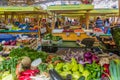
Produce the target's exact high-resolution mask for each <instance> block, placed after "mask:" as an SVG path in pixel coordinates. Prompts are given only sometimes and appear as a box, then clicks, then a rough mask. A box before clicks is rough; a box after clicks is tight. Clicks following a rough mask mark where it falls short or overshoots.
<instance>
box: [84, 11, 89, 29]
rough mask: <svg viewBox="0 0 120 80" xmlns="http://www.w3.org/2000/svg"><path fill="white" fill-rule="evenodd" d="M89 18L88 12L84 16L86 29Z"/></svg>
mask: <svg viewBox="0 0 120 80" xmlns="http://www.w3.org/2000/svg"><path fill="white" fill-rule="evenodd" d="M89 17H90V14H89V11H87V13H86V14H85V21H86V23H85V24H86V29H89Z"/></svg>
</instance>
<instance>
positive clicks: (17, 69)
mask: <svg viewBox="0 0 120 80" xmlns="http://www.w3.org/2000/svg"><path fill="white" fill-rule="evenodd" d="M21 69H22V65H21V63H19V64H17V66H16V71H15V73H16V75H17V77H19V76H20V72H21Z"/></svg>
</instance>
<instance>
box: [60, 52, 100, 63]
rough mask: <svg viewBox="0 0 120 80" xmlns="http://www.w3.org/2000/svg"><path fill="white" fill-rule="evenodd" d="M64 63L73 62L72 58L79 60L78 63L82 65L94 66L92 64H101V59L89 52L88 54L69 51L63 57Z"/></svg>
mask: <svg viewBox="0 0 120 80" xmlns="http://www.w3.org/2000/svg"><path fill="white" fill-rule="evenodd" d="M62 58H63V60H64V61H67V62H69V61H71V59H72V58H75V59H76V60H77V62H78V63H80V64H85V63H90V64H92V62H96V63H98V62H99V58H98V56H97V55H95V54H93V53H92V52H90V51H88V52H83V51H81V52H78V51H76V52H73V51H70V50H68V51H67V52H66V54H65V55H63V56H62Z"/></svg>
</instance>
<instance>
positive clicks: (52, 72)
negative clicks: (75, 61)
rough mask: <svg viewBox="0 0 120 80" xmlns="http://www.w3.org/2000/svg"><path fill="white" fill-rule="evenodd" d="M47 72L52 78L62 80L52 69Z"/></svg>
mask: <svg viewBox="0 0 120 80" xmlns="http://www.w3.org/2000/svg"><path fill="white" fill-rule="evenodd" d="M49 74H50V77H51V79H52V80H64V79H63V78H62V77H61V76H60V75H59V74H58V73H57V71H56V70H54V69H51V70H49Z"/></svg>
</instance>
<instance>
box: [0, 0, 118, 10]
mask: <svg viewBox="0 0 120 80" xmlns="http://www.w3.org/2000/svg"><path fill="white" fill-rule="evenodd" d="M82 1H83V0H0V5H1V6H7V5H12V6H16V5H20V6H27V5H33V6H42V7H43V8H44V9H46V8H47V7H48V6H50V5H65V4H81V3H82ZM85 1H93V2H92V4H93V5H94V8H118V0H85Z"/></svg>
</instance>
